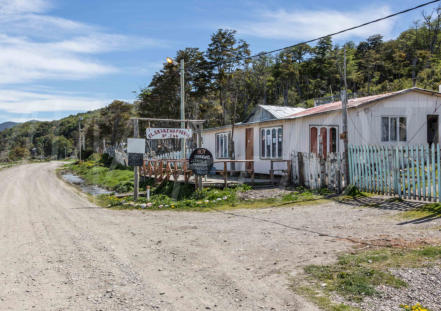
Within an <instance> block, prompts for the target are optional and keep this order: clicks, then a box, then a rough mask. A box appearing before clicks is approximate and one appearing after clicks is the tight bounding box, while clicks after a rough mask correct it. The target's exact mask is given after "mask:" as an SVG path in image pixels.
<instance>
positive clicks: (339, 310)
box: [293, 285, 361, 311]
mask: <svg viewBox="0 0 441 311" xmlns="http://www.w3.org/2000/svg"><path fill="white" fill-rule="evenodd" d="M293 289H294V290H295V291H296V292H297V293H298V294H299V295H302V296H304V297H306V298H307V299H308V300H309V301H311V302H312V303H314V304H315V305H317V306H318V307H320V309H322V310H324V311H361V310H360V309H359V308H356V307H351V306H347V305H345V304H342V303H334V302H332V301H331V299H330V298H329V297H328V296H325V295H323V293H321V292H320V290H317V289H314V288H313V287H312V286H307V285H303V286H297V287H293Z"/></svg>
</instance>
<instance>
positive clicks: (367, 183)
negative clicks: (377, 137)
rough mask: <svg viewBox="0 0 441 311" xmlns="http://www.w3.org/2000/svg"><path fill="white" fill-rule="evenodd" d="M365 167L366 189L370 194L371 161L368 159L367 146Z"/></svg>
mask: <svg viewBox="0 0 441 311" xmlns="http://www.w3.org/2000/svg"><path fill="white" fill-rule="evenodd" d="M364 151H365V159H366V162H365V165H366V189H367V191H369V192H371V191H372V189H371V161H370V158H369V146H365V149H364Z"/></svg>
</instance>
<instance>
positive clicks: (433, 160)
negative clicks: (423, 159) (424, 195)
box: [431, 144, 436, 202]
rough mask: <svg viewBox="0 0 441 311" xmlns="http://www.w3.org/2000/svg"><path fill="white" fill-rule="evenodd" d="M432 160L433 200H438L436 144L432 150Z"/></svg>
mask: <svg viewBox="0 0 441 311" xmlns="http://www.w3.org/2000/svg"><path fill="white" fill-rule="evenodd" d="M431 160H432V189H433V190H432V201H434V202H435V201H436V199H435V198H436V179H435V173H436V167H435V144H432V152H431Z"/></svg>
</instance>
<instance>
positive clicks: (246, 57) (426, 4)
mask: <svg viewBox="0 0 441 311" xmlns="http://www.w3.org/2000/svg"><path fill="white" fill-rule="evenodd" d="M440 1H441V0H432V1H429V2H425V3H422V4H419V5H417V6H415V7H412V8H409V9H405V10H402V11H399V12H395V13H392V14H389V15H387V16H384V17H380V18H377V19H374V20H371V21H369V22H366V23H363V24H360V25H357V26H353V27H350V28H346V29H342V30H339V31H337V32H333V33H330V34H327V35H324V36H321V37H317V38H314V39H310V40H307V41H303V42H300V43H296V44H293V45H290V46H286V47H283V48H279V49H275V50H271V51H266V52H260V53H258V54H254V55H251V56H242V57H236V58H235V59H233V60H230V61H226V62H224V64H226V63H232V62H236V61H240V60H251V59H253V58H256V57H261V56H264V55H268V54H273V53H276V52H280V51H284V50H287V49H291V48H294V47H297V46H300V45H305V44H308V43H312V42H315V41H319V40H321V39H324V38H327V37H333V36H335V35H339V34H342V33H345V32H348V31H351V30H354V29H358V28H361V27H365V26H368V25H371V24H374V23H378V22H381V21H383V20H386V19H389V18H392V17H395V16H398V15H401V14H405V13H408V12H411V11H414V10H417V9H420V8H422V7H425V6H428V5H430V4H433V3H436V2H440Z"/></svg>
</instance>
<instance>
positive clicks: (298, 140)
mask: <svg viewBox="0 0 441 311" xmlns="http://www.w3.org/2000/svg"><path fill="white" fill-rule="evenodd" d="M439 111H441V98H440V97H438V96H432V95H427V94H423V93H419V92H416V91H413V92H412V91H411V92H408V93H404V94H402V95H397V96H394V97H390V98H386V99H383V100H381V101H378V102H373V103H370V104H366V105H363V106H360V107H357V108H350V109H349V110H348V139H349V144H354V145H363V144H371V145H373V144H375V145H378V144H382V145H397V144H398V145H406V144H412V145H415V144H427V115H428V114H439ZM382 116H398V117H399V116H405V117H407V141H406V142H381V117H382ZM439 123H441V118H440V120H439ZM438 125H440V124H438ZM275 126H282V127H283V147H282V148H283V159H285V160H288V159H290V158H291V154H292V153H293V152H309V148H310V137H309V135H310V126H317V128H318V130H319V129H320V126H336V127H337V128H338V133H337V136H338V139H337V150H338V152H342V148H343V142H342V140H341V139H340V138H339V136H340V134H341V132H342V117H341V111H334V112H328V113H322V114H316V115H311V116H305V117H302V118H296V119H285V120H275V121H269V122H259V123H254V124H246V125H240V126H236V127H235V133H234V142H235V151H236V160H245V146H246V145H245V131H246V128H253V129H254V161H255V162H254V165H255V166H254V168H255V172H256V173H262V174H268V173H269V170H270V161H269V160H266V159H261V158H260V129H261V128H266V127H275ZM228 131H230V132H231V128H228V129H226V128H223V129H213V130H205V131H204V132H203V134H202V137H203V146H204V147H205V148H207V149H209V150H210V151H211V152H212V153H213V155H215V141H216V139H215V134H216V133H223V132H228ZM440 134H441V131H440ZM215 160H218V159H216V158H215ZM276 167H284V164H277V165H276ZM243 168H244V164H236V169H243ZM216 169H219V170H221V169H223V164H222V163H219V164H216Z"/></svg>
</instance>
